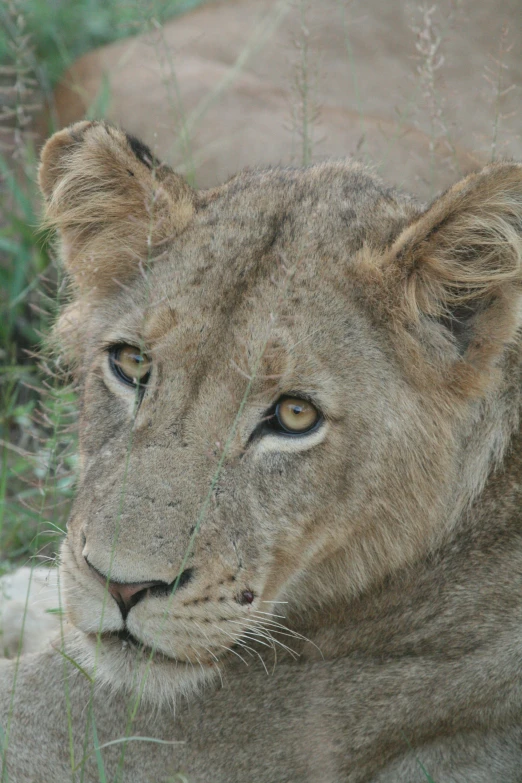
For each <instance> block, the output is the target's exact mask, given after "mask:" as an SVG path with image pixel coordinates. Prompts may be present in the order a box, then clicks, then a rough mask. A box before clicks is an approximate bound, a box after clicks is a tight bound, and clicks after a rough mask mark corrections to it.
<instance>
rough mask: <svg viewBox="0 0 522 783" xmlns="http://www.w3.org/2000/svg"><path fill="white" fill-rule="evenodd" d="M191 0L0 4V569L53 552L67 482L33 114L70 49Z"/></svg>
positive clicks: (70, 410) (59, 288)
mask: <svg viewBox="0 0 522 783" xmlns="http://www.w3.org/2000/svg"><path fill="white" fill-rule="evenodd" d="M198 2H201V0H146V2H143V0H52V2H48V1H47V0H9V2H8V3H7V4H5V5H2V6H1V7H0V107H1V108H0V194H1V195H0V314H1V317H0V454H1V467H0V574H1V573H2V572H3V571H5V570H7V569H8V568H10V567H12V565H13V564H14V563H23V562H25V561H26V560H27V559H28V558H30V557H31V556H32V555H37V556H38V557H40V558H44V559H45V558H52V557H53V556H54V555H55V553H56V551H57V547H58V544H59V541H60V538H61V536H62V534H63V530H64V524H65V519H66V517H67V512H68V508H69V504H70V500H71V495H72V488H73V484H74V467H75V456H74V455H75V437H74V417H75V395H74V389H72V388H71V387H70V386H67V384H66V383H65V384H64V380H66V379H64V378H63V377H60V376H61V373H60V368H59V367H58V366H57V365H56V362H55V361H54V360H53V358H52V355H51V356H46V358H45V359H44V358H43V355H42V352H41V349H40V348H39V346H41V341H42V336H43V335H45V334H46V333H47V332H48V329H49V324H50V322H51V321H52V319H53V317H54V314H55V312H56V307H57V303H58V300H59V299H60V298H61V297H62V295H63V282H62V280H61V279H60V272H59V270H58V268H57V266H56V265H55V263H54V257H53V252H52V242H50V238H49V237H48V236H47V235H46V234H45V233H44V232H42V231H40V230H39V229H38V223H39V211H40V203H39V197H38V193H37V188H36V185H35V175H36V156H35V152H34V145H33V137H32V133H31V128H32V126H33V124H34V119H35V117H36V116H37V115H38V113H39V112H40V111H41V109H42V106H43V105H44V104H45V102H46V101H47V100H48V99H49V96H50V95H51V92H52V88H53V86H54V84H55V83H56V82H57V80H58V79H59V78H60V76H61V74H62V73H63V72H64V70H65V69H66V68H67V67H68V66H69V65H70V64H71V63H72V62H73V61H74V60H75V59H76V58H77V57H78V56H79V55H81V54H83V53H84V52H86V51H89V50H91V49H93V48H94V47H96V46H99V45H101V44H104V43H108V42H110V41H111V40H114V39H115V38H118V37H121V36H125V35H129V34H131V33H133V32H134V33H135V32H139V31H141V30H143V29H145V28H146V27H147V26H148V24H149V23H150V22H151V20H154V22H155V23H156V22H159V23H160V24H161V23H162V22H163V21H164V20H165V19H167V18H169V17H170V16H172V15H174V14H176V13H180V12H181V11H185V10H187V9H189V8H191V7H194V6H195V5H197V4H198ZM35 352H36V353H35ZM46 353H48V352H46Z"/></svg>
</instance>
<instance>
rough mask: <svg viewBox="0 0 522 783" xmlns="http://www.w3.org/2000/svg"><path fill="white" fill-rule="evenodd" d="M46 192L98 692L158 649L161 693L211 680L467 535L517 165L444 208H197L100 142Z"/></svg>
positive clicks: (253, 196) (515, 227)
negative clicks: (56, 257) (72, 386)
mask: <svg viewBox="0 0 522 783" xmlns="http://www.w3.org/2000/svg"><path fill="white" fill-rule="evenodd" d="M40 182H41V186H42V190H43V192H44V195H45V198H46V202H47V219H48V221H49V222H50V223H51V224H53V225H55V226H56V227H57V228H58V231H59V233H60V236H61V240H62V246H63V257H64V262H65V265H66V268H67V270H68V272H69V274H70V276H71V281H72V289H71V290H72V301H71V303H70V304H69V306H68V307H67V308H66V310H65V311H64V313H63V314H62V316H61V318H60V321H59V323H58V331H59V333H60V334H61V337H62V341H63V344H64V345H65V347H66V350H67V351H68V353H69V354H70V355H72V357H73V362H74V364H75V368H76V369H75V372H76V374H77V377H78V379H79V383H80V387H81V414H80V456H81V473H80V478H79V489H78V495H77V499H76V502H75V504H74V508H73V512H72V515H71V519H70V524H69V529H68V535H67V539H66V541H65V544H64V547H63V553H62V563H63V564H62V577H63V581H64V585H65V598H66V604H67V612H68V616H69V618H70V620H71V621H72V623H73V624H74V625H76V626H77V627H78V628H79V629H81V631H83V632H84V633H85V634H86V635H87V640H90V644H91V653H90V655H91V657H92V656H96V657H97V660H98V664H97V665H98V666H99V667H100V672H101V674H102V675H103V674H105V676H106V678H107V679H108V680H111V681H112V682H118V681H120V680H121V681H123V680H125V678H126V677H127V676H128V667H129V666H132V665H133V663H134V662H135V661H136V660H137V659H138V658H139V656H140V655H142V654H143V647H141V648H140V645H142V646H144V648H145V649H146V650H155V651H156V654H155V656H154V657H153V662H154V666H152V667H151V668H152V669H154V671H155V672H160V674H158V675H157V678H156V693H158V692H159V690H158V689H160V690H161V688H162V687H166V686H165V681H166V679H165V678H164V673H165V672H169V673H171V675H172V678H173V679H175V680H176V682H178V683H180V682H181V683H182V684H183V683H189V682H192V681H196V680H198V679H199V678H201V677H203V678H205V677H206V676H207V675H208V676H212V674H213V672H214V670H215V668H216V662H219V661H221V660H222V659H223V658H226V657H227V656H230V655H233V654H237V653H238V651H239V653H240V652H241V645H242V644H248V643H249V641H250V640H252V639H254V638H257V639H258V640H259V641H260V642H261V643H263V640H265V642H266V643H267V644H269V643H270V639H269V636H270V633H269V632H270V631H271V630H274V629H275V628H276V625H275V623H276V622H279V623H282V620H281V619H274V614H277V615H284V616H286V618H287V622H288V624H289V625H290V627H293V628H297V629H298V628H299V622H300V619H299V618H302V617H304V616H306V617H307V622H308V624H309V625H310V624H311V625H312V626H313V625H314V623H315V625H316V626H317V627H320V625H321V622H322V618H323V617H327V616H328V613H329V612H330V611H331V609H332V607H337V608H339V607H344V606H346V604H347V602H348V601H349V600H350V599H351V598H352V597H353V596H354V595H356V594H357V593H359V592H360V591H361V590H364V589H365V588H367V587H368V586H369V585H370V584H371V583H375V582H376V581H377V580H382V579H383V578H384V577H385V576H386V575H387V574H388V573H390V572H392V571H394V570H396V569H398V568H400V567H403V566H405V565H407V564H408V563H410V562H413V561H414V560H415V559H417V558H418V557H420V556H423V555H424V554H426V552H427V551H429V548H430V547H432V546H433V545H434V543H436V542H437V541H438V540H440V538H441V536H444V535H445V534H446V533H447V531H448V530H449V529H450V527H451V525H452V522H453V521H454V520H455V519H456V517H457V516H458V515H459V514H460V513H461V512H462V510H463V509H464V508H465V507H466V505H467V504H469V503H470V502H471V501H472V499H473V497H474V495H475V494H476V492H477V491H478V489H480V487H481V486H482V484H483V482H484V480H485V478H486V475H487V472H488V470H489V469H490V466H491V463H492V461H493V460H494V459H496V458H498V457H499V456H500V455H501V453H502V449H503V447H504V440H503V439H502V438H499V436H498V432H499V431H505V432H506V437H507V433H508V431H509V429H510V422H509V421H507V420H506V421H504V419H503V417H504V418H506V417H507V414H505V413H504V408H503V407H502V393H503V389H504V387H505V384H506V378H507V376H508V373H509V365H510V345H511V344H512V341H513V338H514V335H515V333H516V330H517V328H518V325H519V317H518V310H519V308H518V300H519V293H520V289H519V285H520V279H521V274H520V261H521V242H520V218H521V215H522V168H521V167H520V166H518V165H516V164H512V163H499V164H496V165H492V166H490V167H488V168H486V169H484V170H483V171H482V172H480V173H478V174H476V175H472V176H470V177H468V178H466V179H465V180H463V181H461V182H460V183H458V184H457V185H456V186H455V187H454V188H452V189H451V190H449V191H448V192H447V193H445V194H444V195H442V196H441V197H440V198H438V199H437V200H436V201H435V202H434V203H433V204H432V205H431V206H430V207H428V208H424V207H422V206H421V205H419V204H417V203H416V202H415V201H414V200H413V199H411V198H409V197H406V196H404V195H402V194H400V193H399V192H397V191H395V190H393V189H390V188H388V187H385V186H384V185H383V184H382V182H381V181H380V180H379V179H377V178H376V177H375V176H373V175H372V174H371V173H370V172H369V171H368V170H366V169H365V168H363V167H361V166H359V165H356V164H353V163H350V162H349V161H348V162H344V161H342V162H332V163H327V164H321V165H317V166H312V167H310V168H308V169H305V170H297V169H284V168H274V169H269V170H263V171H246V172H244V173H242V174H240V175H239V176H237V177H235V178H234V179H232V180H231V181H230V182H228V183H226V184H225V185H223V186H222V187H219V188H216V189H214V190H210V191H205V192H199V193H197V192H195V191H193V190H192V189H191V188H190V187H189V186H188V185H187V184H186V183H185V182H184V181H183V180H182V179H181V178H180V177H178V176H177V175H176V174H175V173H174V172H173V171H171V170H170V169H169V168H168V167H166V166H163V165H161V164H160V163H159V162H158V161H157V160H155V158H154V156H153V154H152V153H151V152H150V150H148V149H147V148H146V147H144V145H142V144H141V143H139V142H138V141H137V140H136V139H133V138H132V137H127V136H126V135H125V134H124V133H122V132H120V131H119V130H116V129H114V128H112V127H109V126H106V125H104V124H101V123H87V122H86V123H80V124H78V125H74V126H72V127H71V128H69V129H67V130H64V131H62V132H60V133H59V134H56V135H55V136H54V137H53V138H52V139H51V140H50V141H49V142H48V143H47V145H46V147H45V149H44V151H43V155H42V165H41V170H40ZM486 408H487V410H488V411H489V412H490V413H489V414H488V417H485V416H484V415H483V414H484V410H485V409H486ZM492 417H494V418H495V421H497V422H498V423H499V424H500V429H499V428H498V427H497V428H491V427H490V429H489V430H488V429H487V425H486V418H488V419H489V422H490V423H491V420H492ZM488 426H489V425H488ZM502 428H504V429H502ZM490 430H491V432H490ZM489 433H490V434H489ZM274 610H276V611H274ZM337 610H338V609H337ZM347 611H349V610H347ZM154 671H153V672H152V675H151V676H152V677H153V678H154V676H155V675H154ZM180 687H181V686H180Z"/></svg>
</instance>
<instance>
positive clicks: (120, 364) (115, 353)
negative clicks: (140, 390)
mask: <svg viewBox="0 0 522 783" xmlns="http://www.w3.org/2000/svg"><path fill="white" fill-rule="evenodd" d="M109 364H110V367H111V370H112V371H113V373H114V374H115V375H116V377H117V378H118V380H120V381H123V382H124V383H127V384H128V385H129V386H135V387H137V386H140V387H143V386H145V384H146V383H147V381H148V380H149V375H150V369H151V366H152V362H151V360H150V359H149V357H148V356H147V355H146V354H144V353H143V351H140V349H139V348H137V347H136V346H135V345H113V346H112V348H110V349H109Z"/></svg>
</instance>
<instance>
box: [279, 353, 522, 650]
mask: <svg viewBox="0 0 522 783" xmlns="http://www.w3.org/2000/svg"><path fill="white" fill-rule="evenodd" d="M511 370H512V371H511V373H510V378H509V383H508V385H507V387H505V388H504V390H503V392H502V394H499V395H498V396H497V397H496V398H495V399H493V398H491V399H490V400H489V401H488V403H487V404H486V405H485V406H483V408H482V410H481V411H480V412H478V411H477V416H476V419H475V420H474V421H471V422H470V423H469V427H468V432H467V434H465V443H464V448H463V460H462V465H461V466H460V471H461V472H460V475H461V478H462V481H461V488H460V495H459V496H458V497H457V501H458V503H457V504H455V505H456V506H457V505H458V513H454V511H452V510H449V511H448V518H447V520H446V521H445V522H446V527H445V534H444V536H442V537H441V538H439V540H438V542H437V543H436V545H435V546H433V547H432V548H431V549H430V550H429V551H427V552H426V553H425V555H424V556H422V557H420V558H419V560H418V561H417V562H415V563H408V564H407V565H406V566H405V567H403V568H400V569H398V570H397V571H395V572H394V573H392V574H388V575H386V576H385V577H384V578H381V579H379V580H377V581H376V582H374V583H373V584H372V585H370V586H369V587H368V588H367V589H366V590H363V591H362V592H361V593H360V594H359V595H356V596H354V595H353V594H352V595H349V596H346V595H343V596H339V595H337V596H336V597H334V596H333V595H332V597H331V600H329V601H327V602H326V605H324V604H323V605H321V606H320V607H319V606H318V607H317V611H316V612H315V613H314V612H312V613H310V614H308V616H306V617H302V616H300V615H299V614H298V613H295V614H292V613H291V614H290V616H289V625H290V626H291V627H292V628H293V629H294V630H296V631H299V632H300V633H302V634H303V635H305V636H307V637H308V638H309V639H311V640H312V641H313V642H314V644H317V645H318V646H319V647H320V649H321V653H322V654H323V655H324V656H325V657H326V658H335V657H338V656H341V655H347V654H353V653H356V654H364V655H379V656H381V655H386V654H389V655H394V656H396V655H399V656H401V655H411V654H415V653H417V654H419V655H421V654H430V655H434V654H441V651H442V650H444V651H445V652H444V654H446V655H451V654H452V651H453V652H454V653H455V654H460V653H461V652H463V653H465V651H466V650H468V649H469V650H470V651H471V650H473V649H476V648H477V647H480V646H481V645H482V644H485V643H486V642H487V637H488V635H490V634H491V633H492V632H495V631H494V630H493V631H492V629H495V628H496V629H497V632H498V633H501V632H503V629H504V627H505V623H506V622H508V620H509V618H507V617H506V613H507V612H509V611H511V612H515V613H516V612H520V611H521V610H522V524H521V522H522V519H521V518H522V428H521V426H520V421H521V420H522V417H521V416H520V413H521V411H520V406H521V397H522V395H521V393H520V390H521V383H520V377H521V370H520V365H519V364H518V362H517V363H516V364H515V362H513V367H512V368H511ZM500 573H504V574H506V575H508V574H509V575H510V576H509V578H507V579H505V580H502V579H498V578H496V576H495V575H498V574H500ZM518 596H520V598H518ZM463 629H467V630H466V638H464V636H463V633H464V632H463ZM303 654H304V656H305V657H306V656H309V657H311V658H316V657H317V656H318V653H317V649H316V648H314V647H312V646H307V645H304V648H303Z"/></svg>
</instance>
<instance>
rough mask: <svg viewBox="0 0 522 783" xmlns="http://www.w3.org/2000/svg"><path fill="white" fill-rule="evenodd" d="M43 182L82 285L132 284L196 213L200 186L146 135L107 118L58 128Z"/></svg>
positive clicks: (51, 215) (51, 216) (50, 217)
mask: <svg viewBox="0 0 522 783" xmlns="http://www.w3.org/2000/svg"><path fill="white" fill-rule="evenodd" d="M39 182H40V187H41V190H42V193H43V195H44V197H45V201H46V211H45V222H46V224H47V225H50V226H54V227H56V228H57V229H58V231H59V234H60V237H61V240H62V248H63V258H64V263H65V265H66V267H67V269H68V270H69V272H70V273H71V275H72V277H73V280H74V282H75V283H76V285H77V286H78V288H79V289H80V290H81V291H86V290H89V291H91V290H93V289H96V290H97V291H99V292H104V291H107V290H110V289H111V288H112V287H114V285H115V281H116V280H118V281H122V282H125V280H126V279H129V278H130V277H131V276H133V275H135V274H136V272H137V271H138V268H139V262H140V261H146V260H147V258H148V257H149V255H150V253H151V251H152V249H153V247H154V245H155V244H157V243H158V242H161V241H162V240H164V239H166V238H168V237H169V236H175V235H176V234H178V233H179V232H180V231H182V230H183V229H184V228H185V227H186V226H187V225H188V223H189V222H190V220H191V218H192V215H193V213H194V201H195V198H194V192H193V191H192V189H191V188H190V187H189V185H188V184H187V183H186V182H185V181H184V180H183V179H182V178H181V177H179V176H178V175H177V174H175V173H174V172H173V171H172V170H171V169H170V168H169V167H168V166H165V165H163V164H161V163H160V162H159V161H157V160H156V159H155V158H154V156H153V155H152V153H151V151H150V150H149V149H148V147H146V146H145V145H144V144H142V143H141V142H140V141H138V140H137V139H135V138H134V137H132V136H128V135H126V134H125V133H123V132H122V131H120V130H118V129H117V128H113V127H111V126H109V125H106V124H105V123H101V122H78V123H76V124H75V125H71V126H70V127H69V128H66V129H65V130H63V131H60V132H59V133H55V134H54V136H52V137H51V139H49V141H48V142H47V143H46V145H45V147H44V148H43V150H42V155H41V164H40V170H39Z"/></svg>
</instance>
